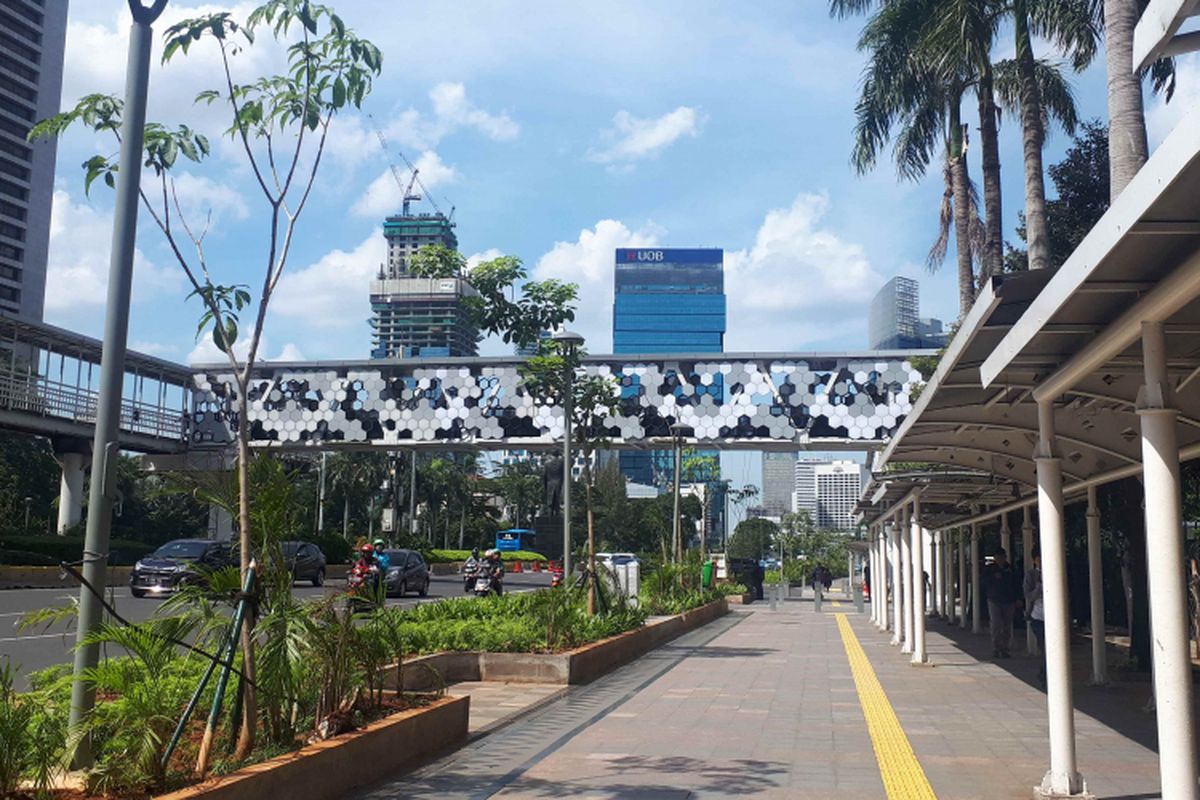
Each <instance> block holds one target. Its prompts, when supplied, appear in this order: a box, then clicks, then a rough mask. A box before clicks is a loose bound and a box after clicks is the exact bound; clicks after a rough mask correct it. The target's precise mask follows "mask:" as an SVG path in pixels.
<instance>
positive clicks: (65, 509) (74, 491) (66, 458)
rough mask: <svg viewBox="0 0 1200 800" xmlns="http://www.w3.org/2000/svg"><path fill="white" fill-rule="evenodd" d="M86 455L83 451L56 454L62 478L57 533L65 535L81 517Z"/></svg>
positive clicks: (59, 489)
mask: <svg viewBox="0 0 1200 800" xmlns="http://www.w3.org/2000/svg"><path fill="white" fill-rule="evenodd" d="M88 460H89V459H88V457H87V455H86V454H84V453H83V452H69V453H61V454H59V455H58V463H59V466H61V467H62V480H61V481H60V483H59V488H58V528H57V530H58V535H59V536H65V535H66V533H67V531H68V530H70V529H71V528H74V527H75V526H76V525H78V524H79V521H80V520H81V519H83V471H84V470H85V469H87V465H88Z"/></svg>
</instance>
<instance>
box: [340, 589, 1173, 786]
mask: <svg viewBox="0 0 1200 800" xmlns="http://www.w3.org/2000/svg"><path fill="white" fill-rule="evenodd" d="M839 618H841V619H842V620H843V621H842V622H841V623H840V624H839ZM929 631H930V632H929V636H928V640H929V649H930V654H931V657H932V665H931V666H924V667H914V666H912V665H910V664H909V663H908V657H907V656H904V655H902V654H901V653H900V652H899V649H898V648H894V647H892V646H890V645H889V644H888V641H889V638H890V636H889V635H887V634H883V633H880V632H879V631H877V630H876V629H875V628H874V627H873V626H871V625H870V623H869V621H868V619H867V618H866V615H858V614H857V613H855V611H854V607H853V605H852V604H843V605H841V606H839V607H831V606H830V605H829V604H827V605H826V613H822V614H817V613H815V611H814V610H813V606H812V603H811V602H810V601H803V602H801V601H789V602H785V603H782V604H779V607H778V609H777V610H775V611H771V610H770V608H769V607H768V606H767V605H766V604H755V605H754V606H751V607H749V608H747V609H745V610H738V611H734V612H733V613H731V614H730V615H729V616H728V617H725V618H723V619H721V620H718V621H717V622H714V623H713V624H711V625H709V626H706V627H705V628H702V629H700V630H698V631H695V632H693V633H691V634H688V635H687V636H684V637H681V638H680V639H678V640H676V641H675V642H674V643H672V644H670V645H668V646H666V647H663V648H659V650H656V651H654V652H653V653H651V654H649V655H647V656H645V657H643V658H641V659H639V660H638V661H636V662H634V663H633V664H630V665H628V666H626V667H624V668H622V669H621V670H618V671H616V672H614V673H612V674H611V675H609V676H606V677H605V678H602V679H601V680H599V681H597V682H595V683H593V684H590V685H589V686H583V687H573V688H572V689H570V690H569V691H568V692H567V693H566V694H565V695H564V696H562V697H561V698H559V699H555V700H551V701H549V702H547V703H546V704H545V705H543V706H542V707H540V708H538V709H536V710H534V711H532V712H530V713H528V714H526V715H524V716H522V717H521V718H520V719H518V720H517V721H516V722H514V723H513V724H511V725H509V726H506V727H501V728H498V729H495V730H493V731H492V732H491V733H489V734H488V735H486V736H484V737H482V738H480V739H478V740H476V741H475V742H473V743H472V744H471V745H468V746H467V747H466V748H464V749H463V750H461V751H459V752H457V753H455V754H452V755H450V756H448V757H446V758H443V759H441V760H440V761H437V762H434V763H432V764H429V765H427V766H426V767H424V768H423V769H421V770H418V771H417V772H416V773H413V774H411V775H408V776H405V777H402V778H399V779H397V780H394V781H391V782H389V783H387V784H385V785H382V786H378V787H376V788H374V789H373V790H371V791H369V792H368V793H366V794H364V795H362V796H363V797H366V798H372V800H375V799H379V800H381V799H382V798H391V797H406V798H409V797H439V798H450V797H492V796H496V797H503V798H541V797H560V796H572V797H583V798H685V797H686V798H710V797H712V798H716V797H729V796H747V797H756V798H793V797H814V798H824V797H829V798H885V797H889V798H900V797H904V798H908V797H914V798H915V797H922V798H927V797H938V798H943V800H950V799H951V798H984V799H985V800H991V799H992V798H995V799H996V800H1009V799H1010V798H1021V799H1022V800H1024V799H1025V798H1028V797H1029V796H1030V794H1031V789H1032V787H1033V785H1034V784H1035V783H1037V782H1038V781H1039V780H1040V779H1041V776H1042V774H1043V772H1044V771H1045V768H1046V759H1047V753H1048V750H1047V743H1046V711H1045V696H1044V694H1042V692H1041V691H1040V690H1038V689H1037V687H1036V686H1035V685H1034V681H1033V678H1034V676H1035V675H1036V671H1037V665H1036V662H1034V661H1033V660H1032V659H1023V658H1019V657H1018V658H1014V659H1011V660H1006V661H1002V662H998V663H991V662H988V661H983V660H980V658H981V657H982V656H983V655H986V652H983V651H984V650H985V648H986V647H987V643H986V641H985V640H986V637H985V636H972V635H971V634H969V633H964V632H961V631H959V629H958V628H952V627H950V626H947V625H945V624H943V623H939V622H936V621H931V622H930V627H929ZM1086 647H1087V645H1086V643H1084V644H1083V646H1082V647H1081V648H1080V659H1079V660H1080V663H1081V664H1086ZM851 651H853V653H856V654H857V655H855V656H853V657H854V658H855V659H857V660H856V661H854V662H852V660H851V656H849V655H848V653H850V652H851ZM851 663H855V664H856V667H855V669H856V674H852V672H851ZM1084 673H1085V668H1084V667H1081V669H1080V671H1079V673H1077V690H1078V691H1077V694H1078V696H1079V699H1080V708H1081V709H1082V710H1081V711H1080V713H1078V714H1077V729H1078V742H1079V753H1080V756H1079V761H1080V769H1081V770H1082V772H1083V774H1084V777H1085V778H1086V780H1087V781H1088V784H1089V788H1090V789H1091V790H1092V791H1093V792H1095V793H1096V794H1097V796H1099V797H1107V798H1126V799H1127V800H1128V799H1129V798H1138V800H1142V799H1143V798H1151V797H1156V796H1158V764H1157V758H1156V756H1155V753H1154V752H1153V750H1152V749H1151V747H1152V745H1153V740H1154V737H1153V731H1154V720H1153V716H1152V715H1151V714H1148V713H1146V712H1144V711H1143V710H1142V706H1143V705H1144V703H1145V699H1146V695H1147V686H1146V684H1144V683H1141V684H1132V685H1129V684H1127V685H1121V686H1117V687H1107V688H1091V687H1087V686H1085V685H1084V683H1085V682H1084V679H1083V675H1084ZM856 677H857V679H858V680H857V683H856ZM868 720H870V721H871V724H870V725H868ZM897 722H898V724H896V723H897ZM877 753H878V754H879V756H878V757H877ZM881 763H884V764H886V766H885V768H883V769H882V771H881ZM885 776H886V777H887V778H888V780H889V783H888V785H889V787H890V788H891V791H890V793H889V792H888V791H887V790H885ZM898 787H901V788H898ZM921 787H924V789H922V788H921Z"/></svg>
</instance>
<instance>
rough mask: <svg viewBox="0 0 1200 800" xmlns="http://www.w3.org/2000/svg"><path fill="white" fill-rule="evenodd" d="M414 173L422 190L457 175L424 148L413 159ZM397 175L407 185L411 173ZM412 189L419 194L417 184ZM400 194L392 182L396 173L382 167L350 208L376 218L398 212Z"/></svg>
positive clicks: (396, 185)
mask: <svg viewBox="0 0 1200 800" xmlns="http://www.w3.org/2000/svg"><path fill="white" fill-rule="evenodd" d="M415 166H416V168H417V173H418V175H419V177H420V180H421V183H422V184H424V186H425V189H426V190H432V189H433V188H434V187H436V186H441V185H443V184H447V183H454V182H455V181H457V180H458V179H459V178H460V177H461V176H460V175H459V173H458V170H456V169H455V168H454V167H452V166H450V165H448V164H446V163H445V162H444V161H442V159H441V156H439V155H438V154H437V153H435V152H434V151H433V150H426V151H425V152H424V153H421V157H420V158H418V159H417V161H416V165H415ZM400 177H401V178H402V179H403V180H404V181H405V185H407V184H408V181H409V180H410V178H411V176H410V174H409V173H407V172H405V171H404V170H401V171H400ZM414 190H415V191H416V192H417V193H418V194H420V193H421V189H420V187H419V186H418V187H414ZM402 194H403V192H402V190H401V188H400V186H399V184H397V183H396V176H395V175H393V174H392V171H391V170H390V169H385V170H384V171H383V172H381V173H379V177H377V178H376V179H375V180H373V181H371V185H370V186H368V187H367V191H366V192H364V193H363V196H362V197H360V198H359V199H358V201H357V202H355V204H354V206H353V207H352V208H351V209H350V210H351V212H352V213H354V214H357V215H358V216H360V217H369V218H372V219H378V218H380V217H384V216H387V215H388V214H396V213H399V211H400V208H401V203H402V201H403V199H404V198H403V197H401V195H402Z"/></svg>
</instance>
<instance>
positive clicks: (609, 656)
mask: <svg viewBox="0 0 1200 800" xmlns="http://www.w3.org/2000/svg"><path fill="white" fill-rule="evenodd" d="M728 612H729V604H728V603H727V602H726V600H725V599H724V598H722V599H721V600H717V601H715V602H713V603H709V604H708V605H705V606H700V607H699V608H695V609H692V610H691V611H688V612H685V613H683V614H678V615H676V616H673V617H664V618H661V619H656V620H652V621H650V622H648V623H646V625H644V626H643V627H641V628H638V629H637V630H633V631H627V632H625V633H622V634H618V635H616V636H612V637H610V638H608V639H602V640H601V641H599V642H593V643H592V644H588V645H584V646H583V647H580V648H577V649H575V650H568V651H567V652H565V653H475V652H465V653H435V654H433V655H428V656H420V657H418V658H414V659H410V660H408V661H405V662H404V669H403V671H402V675H403V680H404V689H405V691H428V690H430V689H435V688H438V687H439V686H441V685H445V684H449V683H461V682H464V681H503V682H506V683H550V684H561V685H564V686H565V685H568V684H570V685H575V684H582V683H590V682H591V681H594V680H596V679H597V678H599V677H600V676H602V675H605V674H607V673H609V672H612V671H613V670H614V669H616V668H617V667H620V666H622V665H624V664H628V663H629V662H630V661H633V660H634V659H635V658H638V657H639V656H643V655H645V654H646V653H648V652H650V651H651V650H653V649H654V648H656V647H660V646H661V645H664V644H666V643H667V642H669V641H671V640H672V639H675V638H678V637H679V636H682V635H683V634H685V633H688V632H689V631H693V630H695V629H696V628H699V627H701V626H703V625H707V624H708V623H710V622H712V621H713V620H715V619H717V618H718V617H720V616H722V615H724V614H727V613H728ZM395 685H396V678H395V675H394V674H393V676H392V678H391V679H390V680H389V682H388V684H387V688H389V689H391V688H395Z"/></svg>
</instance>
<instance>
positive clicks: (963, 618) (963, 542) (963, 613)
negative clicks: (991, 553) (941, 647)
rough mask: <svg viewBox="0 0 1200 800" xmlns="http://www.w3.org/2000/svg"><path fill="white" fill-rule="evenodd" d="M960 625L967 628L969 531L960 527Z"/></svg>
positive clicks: (964, 628)
mask: <svg viewBox="0 0 1200 800" xmlns="http://www.w3.org/2000/svg"><path fill="white" fill-rule="evenodd" d="M958 627H960V628H962V629H963V630H966V629H967V532H966V531H965V530H964V529H962V528H959V529H958Z"/></svg>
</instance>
